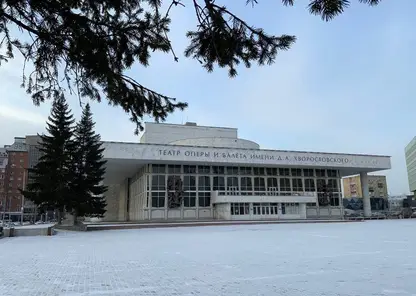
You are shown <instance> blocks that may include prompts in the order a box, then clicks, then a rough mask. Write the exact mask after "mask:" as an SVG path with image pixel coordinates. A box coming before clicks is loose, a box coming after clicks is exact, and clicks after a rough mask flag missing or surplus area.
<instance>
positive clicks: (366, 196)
mask: <svg viewBox="0 0 416 296" xmlns="http://www.w3.org/2000/svg"><path fill="white" fill-rule="evenodd" d="M360 181H361V189H362V191H363V192H362V194H363V205H364V217H371V202H370V193H369V192H368V176H367V173H360Z"/></svg>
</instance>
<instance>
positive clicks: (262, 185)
mask: <svg viewBox="0 0 416 296" xmlns="http://www.w3.org/2000/svg"><path fill="white" fill-rule="evenodd" d="M254 191H255V192H257V193H262V192H264V191H266V182H265V180H264V178H261V177H255V178H254Z"/></svg>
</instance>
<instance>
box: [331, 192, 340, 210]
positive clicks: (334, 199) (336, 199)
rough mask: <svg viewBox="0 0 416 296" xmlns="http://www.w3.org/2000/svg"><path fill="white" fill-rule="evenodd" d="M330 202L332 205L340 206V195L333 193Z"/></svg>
mask: <svg viewBox="0 0 416 296" xmlns="http://www.w3.org/2000/svg"><path fill="white" fill-rule="evenodd" d="M329 202H330V203H331V206H333V207H338V206H339V195H338V194H337V193H335V194H332V195H331V197H330V200H329Z"/></svg>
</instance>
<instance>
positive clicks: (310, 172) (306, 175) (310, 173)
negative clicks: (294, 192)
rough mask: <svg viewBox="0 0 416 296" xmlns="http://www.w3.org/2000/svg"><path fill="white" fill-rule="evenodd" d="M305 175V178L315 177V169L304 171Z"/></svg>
mask: <svg viewBox="0 0 416 296" xmlns="http://www.w3.org/2000/svg"><path fill="white" fill-rule="evenodd" d="M303 175H304V176H305V177H313V176H314V174H313V169H303Z"/></svg>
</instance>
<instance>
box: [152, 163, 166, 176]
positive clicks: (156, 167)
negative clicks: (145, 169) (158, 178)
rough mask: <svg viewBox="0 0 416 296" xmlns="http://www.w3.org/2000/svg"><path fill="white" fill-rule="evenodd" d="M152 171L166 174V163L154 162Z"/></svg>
mask: <svg viewBox="0 0 416 296" xmlns="http://www.w3.org/2000/svg"><path fill="white" fill-rule="evenodd" d="M152 173H154V174H165V173H166V165H164V164H152Z"/></svg>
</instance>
